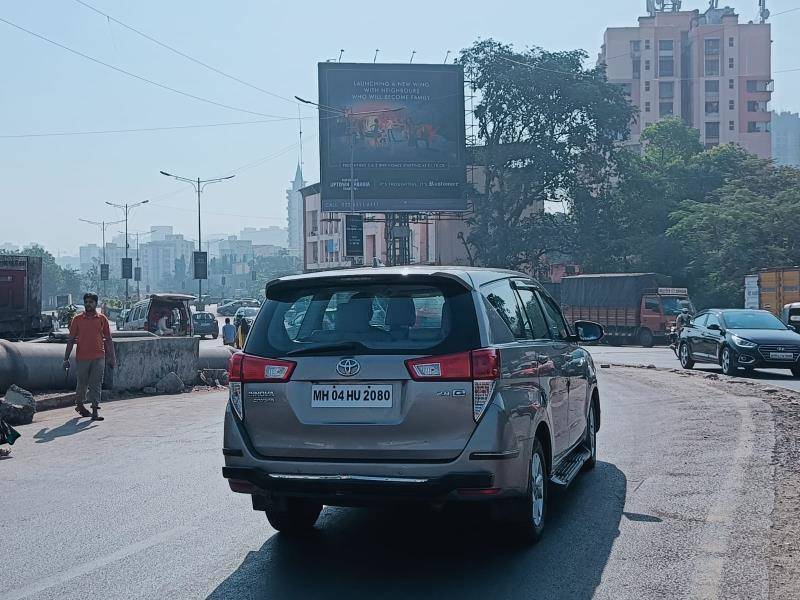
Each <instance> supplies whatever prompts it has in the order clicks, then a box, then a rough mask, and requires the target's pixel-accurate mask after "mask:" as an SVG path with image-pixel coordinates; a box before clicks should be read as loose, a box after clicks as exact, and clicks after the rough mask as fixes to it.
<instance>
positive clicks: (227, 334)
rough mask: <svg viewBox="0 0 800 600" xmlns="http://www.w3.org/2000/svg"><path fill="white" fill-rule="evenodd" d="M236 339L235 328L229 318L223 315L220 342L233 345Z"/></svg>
mask: <svg viewBox="0 0 800 600" xmlns="http://www.w3.org/2000/svg"><path fill="white" fill-rule="evenodd" d="M235 340H236V328H235V327H234V326H233V325H231V320H230V318H228V317H225V325H223V326H222V343H223V344H225V345H226V346H233V342H234V341H235Z"/></svg>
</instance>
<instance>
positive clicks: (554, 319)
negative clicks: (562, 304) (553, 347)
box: [537, 294, 569, 340]
mask: <svg viewBox="0 0 800 600" xmlns="http://www.w3.org/2000/svg"><path fill="white" fill-rule="evenodd" d="M537 295H538V296H539V299H540V300H541V303H542V308H544V312H545V315H546V316H547V322H548V324H549V325H550V333H551V335H552V338H553V339H554V340H566V339H568V338H569V329H567V324H566V322H565V321H564V317H563V316H562V315H561V311H560V310H559V308H558V306H556V304H555V302H553V301H552V300H551V299H550V298H549V297H548V296H543V295H541V294H537Z"/></svg>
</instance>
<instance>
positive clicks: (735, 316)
mask: <svg viewBox="0 0 800 600" xmlns="http://www.w3.org/2000/svg"><path fill="white" fill-rule="evenodd" d="M722 314H723V317H724V318H725V324H726V325H727V326H728V329H774V330H779V329H786V325H784V324H783V323H782V322H781V321H780V320H779V319H778V318H777V317H774V316H772V315H771V314H769V313H766V312H760V311H753V312H749V311H742V312H725V313H722Z"/></svg>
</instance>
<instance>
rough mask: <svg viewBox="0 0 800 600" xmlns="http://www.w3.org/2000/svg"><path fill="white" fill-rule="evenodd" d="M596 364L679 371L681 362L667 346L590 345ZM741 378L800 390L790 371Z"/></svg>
mask: <svg viewBox="0 0 800 600" xmlns="http://www.w3.org/2000/svg"><path fill="white" fill-rule="evenodd" d="M586 349H587V350H588V351H589V352H590V353H591V354H592V356H593V357H594V359H595V362H597V363H598V364H599V363H613V364H619V365H654V366H655V367H658V368H659V369H680V368H681V363H680V361H679V360H678V359H677V357H676V356H675V353H674V352H673V351H672V350H670V349H669V348H667V347H664V346H656V347H654V348H642V347H641V346H605V345H600V346H589V347H587V348H586ZM694 368H695V369H696V370H698V371H705V372H708V373H722V368H721V367H719V366H717V365H711V364H701V363H698V364H696V365H695V367H694ZM739 377H742V378H743V379H752V380H753V381H758V382H759V383H767V384H771V385H776V386H779V387H783V388H787V389H790V390H795V391H800V379H796V378H795V377H793V376H792V373H791V371H789V370H788V369H756V370H755V371H753V372H752V373H750V374H745V372H744V371H740V374H739Z"/></svg>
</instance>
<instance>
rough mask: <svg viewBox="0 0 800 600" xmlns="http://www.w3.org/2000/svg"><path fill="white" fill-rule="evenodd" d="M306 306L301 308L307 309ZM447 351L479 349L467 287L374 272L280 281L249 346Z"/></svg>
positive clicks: (252, 350)
mask: <svg viewBox="0 0 800 600" xmlns="http://www.w3.org/2000/svg"><path fill="white" fill-rule="evenodd" d="M301 309H302V310H301ZM343 344H344V345H347V344H353V345H354V347H353V349H351V350H347V351H348V352H352V353H353V354H411V355H414V354H423V355H424V354H448V353H454V352H463V351H465V350H471V349H474V348H478V347H480V334H479V330H478V325H477V316H476V314H475V307H474V305H473V302H472V296H471V294H470V292H469V291H468V290H466V289H465V288H463V287H462V286H461V285H459V284H458V283H456V282H453V281H450V280H447V279H440V278H433V277H410V276H406V277H401V276H394V275H391V276H369V277H350V278H347V277H342V278H337V279H336V280H331V279H327V278H325V279H320V280H300V281H291V282H282V283H279V284H276V285H274V286H272V287H271V288H270V289H269V296H268V297H267V300H266V302H265V303H264V307H263V308H262V314H261V315H260V316H259V318H258V319H257V320H256V322H255V325H254V328H253V330H251V332H250V336H249V337H248V339H247V344H246V346H245V351H246V352H247V353H249V354H256V355H259V356H273V357H279V356H285V355H287V354H288V353H290V352H294V351H299V350H304V351H309V352H311V351H313V349H314V348H315V347H319V348H320V350H319V352H320V353H321V354H324V353H325V352H328V353H337V352H338V353H341V352H342V350H341V349H337V348H336V346H337V345H338V346H341V345H343ZM325 346H328V347H329V350H325V349H324V347H325Z"/></svg>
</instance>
